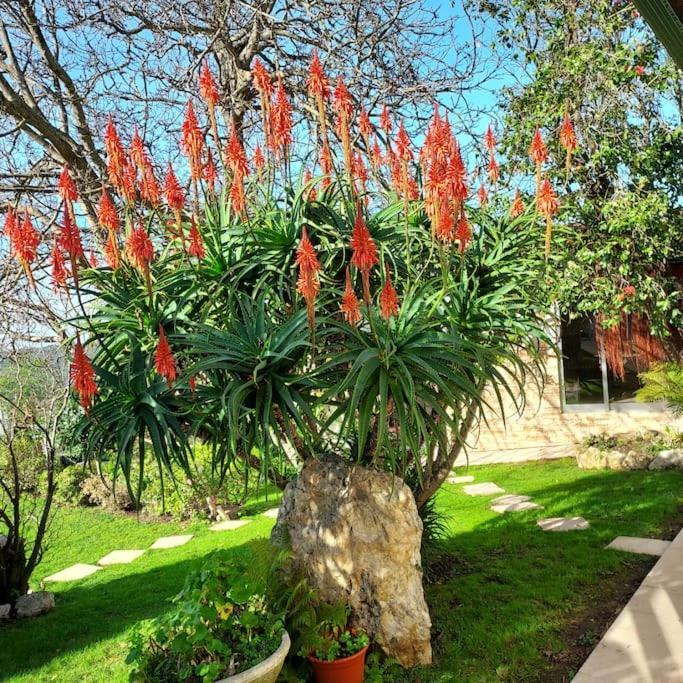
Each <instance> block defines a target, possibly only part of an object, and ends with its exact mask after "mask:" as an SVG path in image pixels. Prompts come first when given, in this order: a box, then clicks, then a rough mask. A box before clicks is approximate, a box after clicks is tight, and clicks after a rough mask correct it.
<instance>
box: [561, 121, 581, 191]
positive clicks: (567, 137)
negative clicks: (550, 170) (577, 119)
mask: <svg viewBox="0 0 683 683" xmlns="http://www.w3.org/2000/svg"><path fill="white" fill-rule="evenodd" d="M560 144H561V145H562V146H563V147H564V148H565V149H566V150H567V160H566V162H565V167H566V175H567V179H569V169H570V168H571V163H572V154H573V153H574V151H575V150H576V147H577V140H576V132H575V131H574V126H573V125H572V120H571V119H570V118H569V113H568V112H566V111H565V113H564V119H563V120H562V126H561V127H560Z"/></svg>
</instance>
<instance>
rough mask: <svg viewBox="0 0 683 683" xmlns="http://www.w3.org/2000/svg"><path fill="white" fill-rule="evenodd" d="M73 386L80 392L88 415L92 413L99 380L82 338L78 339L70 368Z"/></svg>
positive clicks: (81, 401)
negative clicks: (96, 377)
mask: <svg viewBox="0 0 683 683" xmlns="http://www.w3.org/2000/svg"><path fill="white" fill-rule="evenodd" d="M69 376H70V378H71V386H72V387H73V389H74V391H75V392H76V393H77V394H78V398H79V402H80V404H81V406H82V407H83V409H84V410H85V413H86V415H88V414H89V413H90V408H92V404H93V401H94V399H95V395H96V394H98V393H99V389H98V388H97V382H96V381H95V371H94V370H93V367H92V364H91V363H90V359H89V358H88V356H87V355H86V353H85V350H84V349H83V345H82V344H81V340H80V339H78V338H77V339H76V346H75V347H74V355H73V358H72V360H71V366H70V368H69Z"/></svg>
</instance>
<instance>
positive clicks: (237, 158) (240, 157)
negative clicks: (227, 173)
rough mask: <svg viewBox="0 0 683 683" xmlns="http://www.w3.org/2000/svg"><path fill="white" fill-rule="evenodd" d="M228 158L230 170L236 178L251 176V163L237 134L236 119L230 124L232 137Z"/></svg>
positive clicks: (229, 140)
mask: <svg viewBox="0 0 683 683" xmlns="http://www.w3.org/2000/svg"><path fill="white" fill-rule="evenodd" d="M226 158H227V160H228V164H229V165H230V169H231V170H232V172H233V173H234V174H235V175H236V176H241V177H243V178H244V177H246V176H248V175H249V161H248V160H247V154H246V152H245V151H244V147H243V146H242V141H241V140H240V137H239V135H238V133H237V124H236V123H235V119H233V120H232V122H231V124H230V137H229V138H228V145H227V148H226Z"/></svg>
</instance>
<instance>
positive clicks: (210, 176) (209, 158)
mask: <svg viewBox="0 0 683 683" xmlns="http://www.w3.org/2000/svg"><path fill="white" fill-rule="evenodd" d="M202 177H203V178H204V180H206V184H207V187H208V189H209V192H210V193H211V194H216V183H217V182H218V169H217V168H216V163H215V162H214V160H213V154H211V150H210V149H209V150H207V152H206V163H205V164H204V169H203V171H202Z"/></svg>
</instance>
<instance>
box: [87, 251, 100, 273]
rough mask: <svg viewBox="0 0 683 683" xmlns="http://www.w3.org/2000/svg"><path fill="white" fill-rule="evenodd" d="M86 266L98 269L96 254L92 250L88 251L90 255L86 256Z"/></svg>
mask: <svg viewBox="0 0 683 683" xmlns="http://www.w3.org/2000/svg"><path fill="white" fill-rule="evenodd" d="M88 264H89V265H90V267H91V268H99V267H100V264H99V262H98V260H97V252H96V251H95V250H94V249H91V250H90V254H89V255H88Z"/></svg>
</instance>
